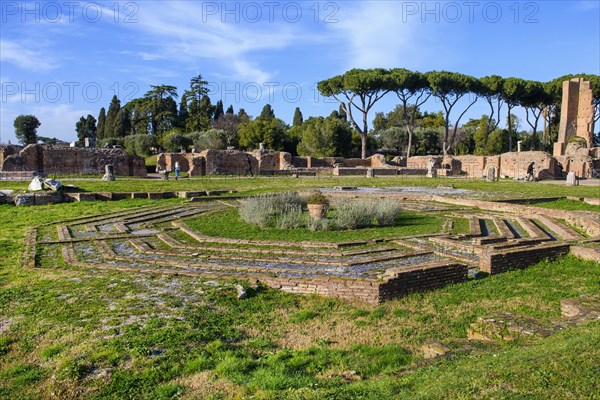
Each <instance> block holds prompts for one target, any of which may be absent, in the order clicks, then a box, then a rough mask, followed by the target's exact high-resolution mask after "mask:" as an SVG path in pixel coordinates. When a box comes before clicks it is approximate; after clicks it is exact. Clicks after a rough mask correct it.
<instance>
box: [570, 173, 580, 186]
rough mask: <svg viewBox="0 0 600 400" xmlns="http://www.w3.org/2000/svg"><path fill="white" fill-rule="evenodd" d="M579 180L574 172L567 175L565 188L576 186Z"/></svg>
mask: <svg viewBox="0 0 600 400" xmlns="http://www.w3.org/2000/svg"><path fill="white" fill-rule="evenodd" d="M578 185H579V179H577V174H575V172H569V173H567V186H578Z"/></svg>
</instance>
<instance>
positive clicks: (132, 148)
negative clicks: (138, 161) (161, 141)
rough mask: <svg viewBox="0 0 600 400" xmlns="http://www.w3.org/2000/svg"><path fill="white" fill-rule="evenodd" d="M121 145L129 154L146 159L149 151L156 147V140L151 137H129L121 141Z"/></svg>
mask: <svg viewBox="0 0 600 400" xmlns="http://www.w3.org/2000/svg"><path fill="white" fill-rule="evenodd" d="M123 145H124V146H125V150H127V152H128V153H129V154H134V155H136V156H140V157H147V156H148V155H150V149H151V148H152V147H155V146H156V139H155V138H154V136H152V135H129V136H125V138H124V139H123Z"/></svg>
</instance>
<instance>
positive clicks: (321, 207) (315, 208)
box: [307, 204, 329, 220]
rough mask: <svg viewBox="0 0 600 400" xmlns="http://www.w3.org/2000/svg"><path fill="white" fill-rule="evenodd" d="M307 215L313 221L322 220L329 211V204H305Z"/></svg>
mask: <svg viewBox="0 0 600 400" xmlns="http://www.w3.org/2000/svg"><path fill="white" fill-rule="evenodd" d="M307 207H308V215H310V217H311V218H312V219H314V220H319V219H323V218H324V217H325V215H326V214H327V210H328V209H329V204H307Z"/></svg>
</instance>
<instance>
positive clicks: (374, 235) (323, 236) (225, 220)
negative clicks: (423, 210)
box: [186, 209, 444, 242]
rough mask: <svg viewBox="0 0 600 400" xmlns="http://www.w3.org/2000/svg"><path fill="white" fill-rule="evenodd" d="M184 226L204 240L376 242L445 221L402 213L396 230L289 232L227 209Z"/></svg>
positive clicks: (436, 230)
mask: <svg viewBox="0 0 600 400" xmlns="http://www.w3.org/2000/svg"><path fill="white" fill-rule="evenodd" d="M186 223H187V225H188V226H189V227H190V228H192V229H194V230H195V231H197V232H199V233H202V234H204V235H206V236H216V237H226V238H233V239H249V240H285V241H290V242H299V241H316V242H349V241H354V240H369V239H378V238H393V237H401V236H408V235H418V234H426V233H439V232H440V231H441V229H442V224H443V223H444V219H443V218H441V217H435V216H431V215H422V214H418V213H416V212H411V211H402V213H401V215H400V217H399V219H398V221H397V224H396V226H388V227H381V228H364V229H355V230H333V231H317V232H311V231H310V230H308V229H306V228H297V229H290V230H283V229H276V228H265V229H261V228H259V227H258V226H256V225H250V224H247V223H246V222H244V221H242V220H241V219H240V217H239V213H238V210H237V209H226V210H223V211H220V212H216V213H212V214H210V215H208V216H200V217H197V218H193V219H190V220H188V221H187V222H186Z"/></svg>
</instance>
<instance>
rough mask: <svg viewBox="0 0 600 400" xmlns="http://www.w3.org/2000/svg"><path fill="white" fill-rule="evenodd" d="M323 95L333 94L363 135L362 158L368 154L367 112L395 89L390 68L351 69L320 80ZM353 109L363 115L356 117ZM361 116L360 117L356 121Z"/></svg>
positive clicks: (320, 89)
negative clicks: (342, 73)
mask: <svg viewBox="0 0 600 400" xmlns="http://www.w3.org/2000/svg"><path fill="white" fill-rule="evenodd" d="M317 87H318V89H319V92H320V93H321V94H322V95H323V96H327V97H333V98H334V99H336V100H337V101H338V102H339V103H340V106H341V107H342V108H343V110H344V111H345V113H346V114H347V116H348V118H349V119H350V123H351V124H352V127H353V128H354V129H355V130H356V132H358V134H359V135H360V138H361V157H362V158H363V159H364V158H366V157H367V135H368V133H369V128H368V114H369V112H370V111H371V109H372V108H373V106H374V105H375V104H376V103H377V102H378V101H379V100H381V98H383V96H385V95H386V94H387V93H389V92H390V90H391V88H392V81H391V79H390V73H389V71H387V70H385V69H382V68H375V69H367V70H365V69H352V70H350V71H348V72H346V73H345V74H344V75H339V76H335V77H333V78H330V79H327V80H324V81H321V82H319V83H318V86H317ZM354 112H358V113H359V114H360V115H359V116H357V117H356V118H355V116H354ZM358 118H361V119H359V120H358V121H357V119H358Z"/></svg>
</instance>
